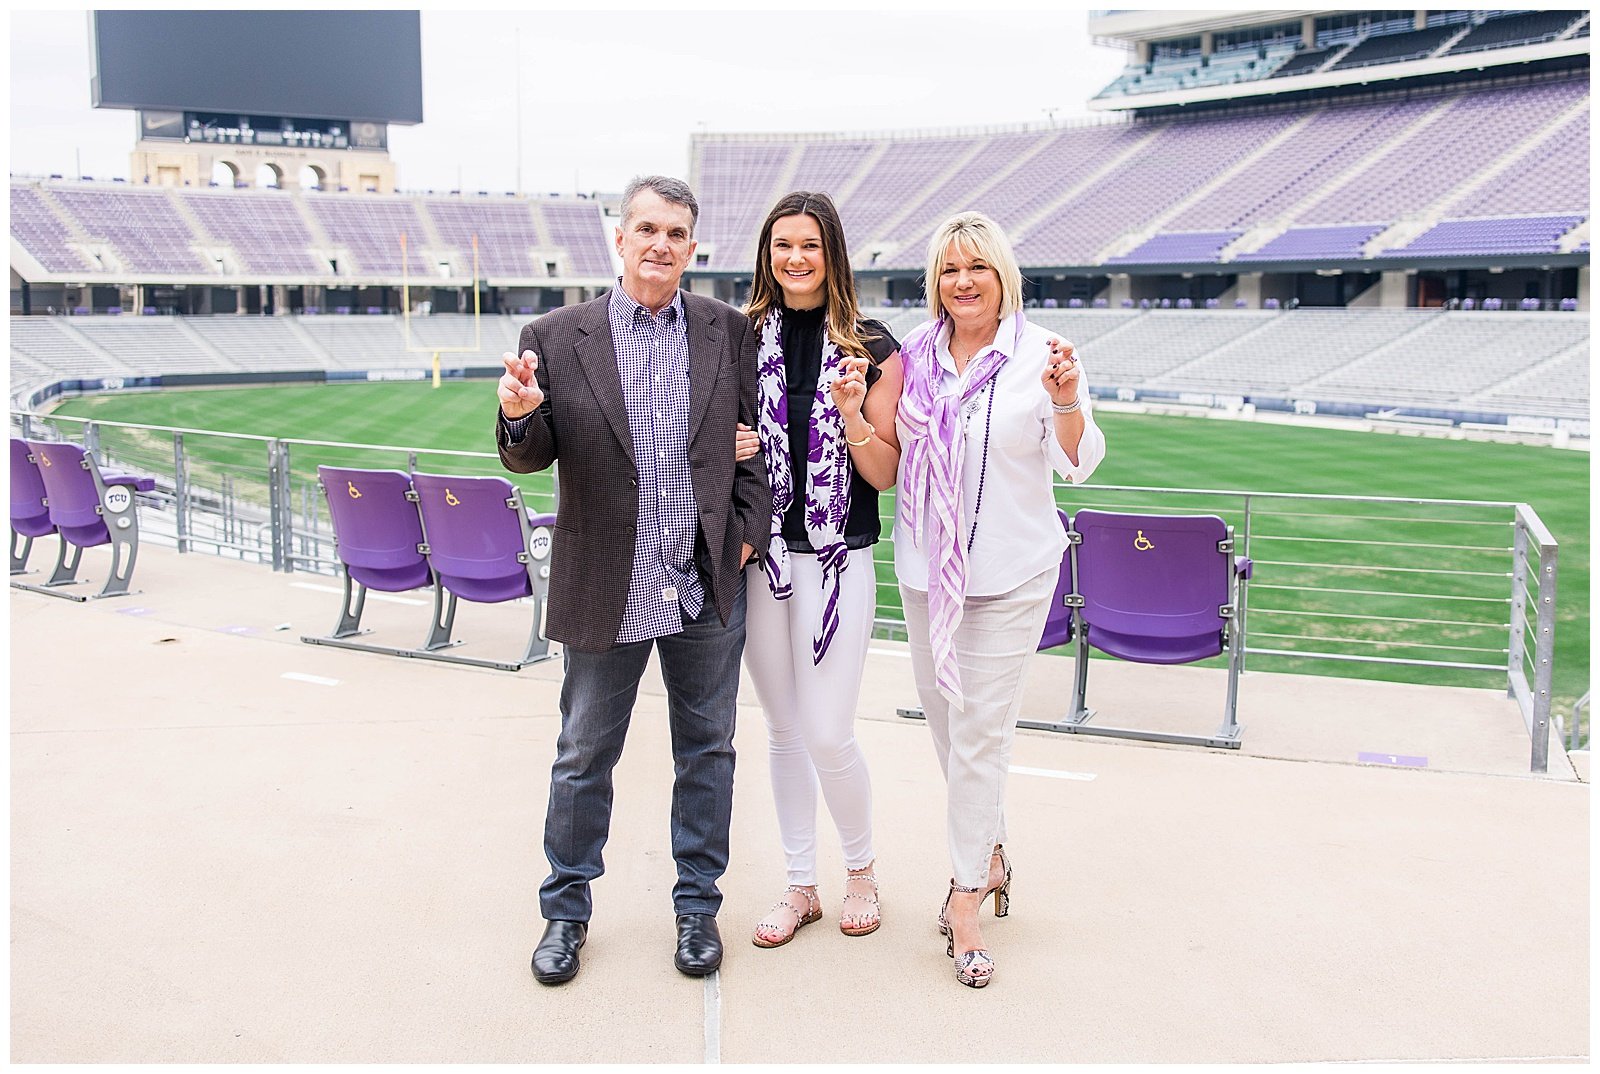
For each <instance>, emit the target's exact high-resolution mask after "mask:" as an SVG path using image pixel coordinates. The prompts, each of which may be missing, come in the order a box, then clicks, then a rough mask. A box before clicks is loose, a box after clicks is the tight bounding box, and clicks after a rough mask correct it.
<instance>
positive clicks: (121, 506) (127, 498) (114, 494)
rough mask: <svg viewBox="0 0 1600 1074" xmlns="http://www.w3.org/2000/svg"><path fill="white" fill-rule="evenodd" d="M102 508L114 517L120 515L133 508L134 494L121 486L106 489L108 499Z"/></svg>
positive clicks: (104, 501) (103, 502)
mask: <svg viewBox="0 0 1600 1074" xmlns="http://www.w3.org/2000/svg"><path fill="white" fill-rule="evenodd" d="M102 506H104V507H105V509H106V510H107V511H110V512H111V513H112V514H114V515H120V514H122V512H124V511H126V510H127V509H128V508H130V507H132V506H133V493H131V492H129V491H128V490H127V489H125V488H122V487H121V486H120V485H119V486H113V487H112V488H108V489H106V498H105V500H103V501H102Z"/></svg>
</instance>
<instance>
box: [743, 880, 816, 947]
mask: <svg viewBox="0 0 1600 1074" xmlns="http://www.w3.org/2000/svg"><path fill="white" fill-rule="evenodd" d="M790 892H794V893H795V894H797V895H801V896H803V897H804V898H805V909H804V910H802V909H801V908H800V907H797V906H796V905H795V904H794V903H793V902H791V901H789V893H790ZM779 910H783V911H785V912H787V913H790V914H793V915H794V924H793V925H791V926H789V929H788V931H784V927H783V925H782V924H773V923H771V922H770V921H769V920H768V918H770V917H771V916H772V915H773V914H775V913H777V912H778V911H779ZM820 920H822V905H821V903H819V902H818V901H817V892H816V889H815V888H803V887H800V886H798V885H796V884H790V885H789V886H788V887H786V888H784V889H783V894H782V895H781V896H779V897H778V901H777V902H775V903H773V904H772V909H770V910H768V911H767V917H765V918H762V919H761V920H760V921H758V922H756V931H755V935H754V936H752V937H751V938H750V942H751V943H753V944H755V945H756V946H757V947H782V946H783V945H784V944H786V943H788V942H789V941H790V940H792V939H794V934H795V933H797V932H799V931H800V929H801V927H802V926H804V925H809V924H811V923H812V922H813V921H820ZM764 930H765V931H767V932H768V933H770V934H772V936H773V937H774V938H771V939H769V938H768V937H767V936H763V935H762V932H763V931H764Z"/></svg>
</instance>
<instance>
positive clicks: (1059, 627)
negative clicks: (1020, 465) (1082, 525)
mask: <svg viewBox="0 0 1600 1074" xmlns="http://www.w3.org/2000/svg"><path fill="white" fill-rule="evenodd" d="M1056 514H1057V515H1059V516H1060V518H1061V528H1062V529H1064V530H1066V531H1067V532H1068V533H1071V532H1072V516H1070V515H1068V514H1067V513H1066V512H1065V511H1063V510H1061V509H1060V508H1059V507H1058V508H1056ZM1072 592H1073V589H1072V548H1071V546H1068V548H1067V551H1066V554H1065V555H1063V556H1062V557H1061V569H1060V571H1058V572H1057V573H1056V591H1055V595H1054V596H1052V597H1051V598H1050V615H1049V617H1048V618H1047V619H1045V621H1044V633H1043V634H1042V635H1041V636H1040V638H1039V646H1038V648H1039V651H1040V652H1043V651H1044V650H1046V649H1054V648H1055V647H1056V646H1058V645H1065V644H1066V643H1067V642H1069V641H1071V640H1072V615H1073V612H1072V607H1073V603H1074V602H1073V601H1071V600H1070V599H1069V598H1070V597H1071V596H1072Z"/></svg>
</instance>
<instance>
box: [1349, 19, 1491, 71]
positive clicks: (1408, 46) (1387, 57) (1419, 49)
mask: <svg viewBox="0 0 1600 1074" xmlns="http://www.w3.org/2000/svg"><path fill="white" fill-rule="evenodd" d="M1460 32H1461V28H1460V27H1459V26H1431V27H1428V28H1427V29H1423V30H1411V31H1409V32H1407V33H1399V34H1374V35H1372V36H1371V37H1368V38H1366V39H1365V40H1363V41H1361V42H1360V43H1359V44H1357V45H1356V46H1355V47H1354V48H1352V49H1351V50H1350V51H1349V52H1346V53H1345V54H1344V55H1343V56H1340V57H1339V58H1338V60H1336V61H1334V63H1333V64H1332V66H1330V67H1329V70H1331V71H1343V70H1348V69H1350V68H1352V67H1370V66H1371V65H1373V64H1375V63H1401V62H1404V61H1406V60H1420V59H1423V58H1424V57H1427V56H1432V55H1433V54H1434V53H1435V52H1438V51H1439V49H1440V48H1441V47H1442V46H1443V45H1444V43H1445V42H1446V41H1448V40H1450V39H1451V38H1452V37H1454V36H1455V35H1456V34H1458V33H1460Z"/></svg>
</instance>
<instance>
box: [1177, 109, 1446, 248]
mask: <svg viewBox="0 0 1600 1074" xmlns="http://www.w3.org/2000/svg"><path fill="white" fill-rule="evenodd" d="M1437 104H1438V102H1437V101H1435V102H1399V103H1395V104H1391V105H1386V106H1382V105H1380V106H1377V107H1373V106H1367V105H1363V106H1357V107H1324V108H1321V109H1318V110H1316V111H1314V112H1312V113H1311V114H1310V115H1309V116H1308V117H1307V118H1306V121H1305V122H1304V123H1302V124H1301V125H1300V126H1298V127H1296V128H1294V129H1292V130H1290V131H1289V132H1288V134H1287V136H1286V137H1285V138H1284V139H1283V140H1282V141H1280V142H1279V143H1278V144H1277V145H1276V146H1274V147H1273V151H1272V152H1270V153H1267V154H1266V155H1264V156H1262V157H1259V158H1257V160H1255V161H1254V162H1252V164H1251V166H1250V167H1249V168H1247V169H1245V170H1244V171H1242V172H1239V173H1238V174H1237V175H1235V176H1233V177H1232V178H1231V179H1229V181H1228V182H1226V183H1224V184H1222V185H1220V186H1218V187H1217V188H1216V189H1215V190H1212V191H1211V192H1210V193H1209V194H1207V195H1206V196H1205V197H1204V198H1201V199H1200V200H1199V201H1197V202H1195V203H1194V204H1193V205H1191V206H1190V207H1189V208H1187V209H1185V210H1183V211H1182V212H1180V213H1179V214H1178V215H1177V216H1176V217H1174V218H1173V219H1172V220H1171V221H1170V223H1169V224H1168V226H1169V227H1171V228H1172V229H1174V230H1191V229H1202V228H1235V227H1237V228H1244V227H1250V226H1252V225H1255V224H1258V223H1262V222H1270V221H1271V220H1273V219H1274V218H1275V217H1278V216H1282V215H1283V214H1285V213H1289V212H1291V211H1292V210H1293V209H1294V208H1295V206H1296V205H1298V204H1300V203H1301V202H1303V201H1304V200H1305V199H1306V198H1307V197H1308V196H1309V195H1310V194H1311V193H1312V192H1313V191H1315V190H1317V189H1318V188H1319V187H1321V186H1324V185H1325V184H1327V183H1329V182H1332V181H1334V180H1335V179H1337V178H1338V177H1340V176H1342V175H1344V174H1345V173H1347V172H1349V171H1350V170H1351V169H1352V168H1355V167H1358V166H1359V165H1360V164H1361V163H1362V161H1363V160H1365V159H1366V157H1367V156H1369V155H1370V154H1372V153H1374V152H1377V151H1378V150H1379V149H1381V148H1382V147H1383V146H1384V145H1385V144H1386V143H1388V142H1389V140H1390V139H1391V138H1393V137H1394V136H1395V135H1396V134H1398V133H1399V132H1400V131H1403V130H1404V129H1405V128H1406V127H1407V126H1409V125H1410V124H1412V123H1415V122H1416V121H1417V119H1418V118H1419V117H1421V116H1422V115H1424V114H1426V112H1427V111H1429V110H1430V109H1431V108H1433V107H1437Z"/></svg>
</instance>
